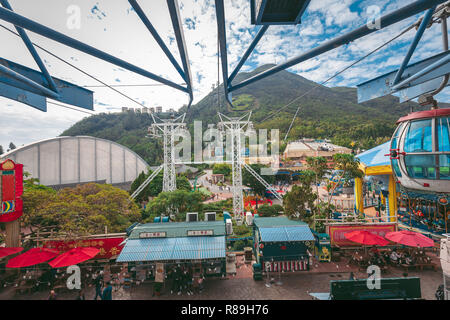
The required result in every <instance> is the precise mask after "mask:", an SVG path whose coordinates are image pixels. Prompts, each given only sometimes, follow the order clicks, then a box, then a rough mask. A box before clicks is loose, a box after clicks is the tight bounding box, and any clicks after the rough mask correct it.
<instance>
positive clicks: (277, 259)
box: [253, 215, 315, 272]
mask: <svg viewBox="0 0 450 320" xmlns="http://www.w3.org/2000/svg"><path fill="white" fill-rule="evenodd" d="M314 240H315V239H314V236H313V234H312V233H311V230H310V229H309V226H308V225H307V224H306V223H304V222H301V221H295V220H290V219H288V218H286V217H258V216H257V215H255V218H254V220H253V245H254V247H253V250H254V251H253V253H254V255H255V257H256V264H257V265H258V266H259V268H261V271H263V272H295V271H305V270H309V253H308V249H309V248H312V247H313V246H314ZM312 250H313V249H311V251H312Z"/></svg>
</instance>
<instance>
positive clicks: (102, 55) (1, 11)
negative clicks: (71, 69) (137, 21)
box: [0, 7, 188, 92]
mask: <svg viewBox="0 0 450 320" xmlns="http://www.w3.org/2000/svg"><path fill="white" fill-rule="evenodd" d="M0 19H1V20H4V21H7V22H9V23H12V24H14V25H15V26H18V27H21V28H24V29H27V30H29V31H32V32H35V33H37V34H39V35H41V36H44V37H46V38H49V39H52V40H54V41H56V42H59V43H62V44H64V45H66V46H69V47H71V48H74V49H77V50H79V51H81V52H84V53H86V54H89V55H91V56H94V57H96V58H99V59H102V60H104V61H107V62H110V63H112V64H114V65H116V66H119V67H122V68H124V69H126V70H128V71H131V72H134V73H137V74H140V75H142V76H144V77H147V78H150V79H152V80H155V81H158V82H161V83H163V84H165V85H168V86H170V87H172V88H175V89H178V90H180V91H183V92H188V89H187V88H185V87H183V86H181V85H179V84H177V83H174V82H172V81H170V80H167V79H164V78H162V77H160V76H157V75H156V74H154V73H151V72H149V71H147V70H144V69H142V68H140V67H138V66H135V65H133V64H131V63H129V62H126V61H124V60H122V59H119V58H117V57H115V56H113V55H111V54H108V53H106V52H104V51H101V50H99V49H97V48H94V47H92V46H90V45H88V44H85V43H83V42H81V41H78V40H76V39H74V38H71V37H69V36H66V35H65V34H62V33H60V32H58V31H55V30H53V29H51V28H49V27H46V26H44V25H42V24H40V23H37V22H35V21H33V20H30V19H28V18H26V17H24V16H21V15H19V14H17V13H15V12H13V11H11V10H8V9H5V8H1V7H0Z"/></svg>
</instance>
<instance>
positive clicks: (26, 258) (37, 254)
mask: <svg viewBox="0 0 450 320" xmlns="http://www.w3.org/2000/svg"><path fill="white" fill-rule="evenodd" d="M57 255H58V251H56V250H52V249H47V248H33V249H30V250H28V251H27V252H25V253H23V254H21V255H20V256H17V257H14V258H12V259H10V260H9V261H8V264H7V265H6V267H7V268H22V267H29V266H34V265H35V264H40V263H43V262H45V261H48V260H50V259H52V258H54V257H56V256H57Z"/></svg>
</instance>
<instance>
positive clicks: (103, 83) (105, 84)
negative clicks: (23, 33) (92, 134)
mask: <svg viewBox="0 0 450 320" xmlns="http://www.w3.org/2000/svg"><path fill="white" fill-rule="evenodd" d="M0 27H2V28H3V29H5V30H7V31H9V32H11V33H12V34H14V35H16V36H18V37H20V35H19V34H18V33H16V32H14V31H13V30H11V29H9V28H8V27H6V26H4V25H2V24H0ZM31 43H32V44H33V45H34V46H36V47H37V48H39V49H41V50H42V51H44V52H46V53H48V54H49V55H51V56H52V57H54V58H56V59H58V60H60V61H62V62H64V63H65V64H67V65H69V66H71V67H72V68H74V69H76V70H78V71H79V72H81V73H83V74H84V75H86V76H88V77H90V78H92V79H94V80H95V81H98V82H100V83H101V84H102V85H104V86H105V87H108V88H110V89H111V90H113V91H115V92H117V93H118V94H120V95H122V96H124V97H125V98H127V99H129V100H131V101H133V102H134V103H136V104H138V105H140V106H141V107H144V108H146V106H144V105H143V104H142V103H140V102H138V101H136V100H135V99H133V98H131V97H130V96H128V95H126V94H125V93H123V92H121V91H119V90H117V89H115V88H113V87H112V86H110V85H109V84H107V83H105V82H103V81H102V80H100V79H98V78H96V77H95V76H93V75H91V74H89V73H88V72H86V71H84V70H82V69H80V68H78V67H77V66H75V65H73V64H72V63H70V62H68V61H66V60H65V59H63V58H61V57H59V56H57V55H56V54H54V53H52V52H50V51H49V50H47V49H45V48H43V47H42V46H40V45H38V44H36V43H34V42H31ZM75 110H76V109H75ZM78 111H80V110H78Z"/></svg>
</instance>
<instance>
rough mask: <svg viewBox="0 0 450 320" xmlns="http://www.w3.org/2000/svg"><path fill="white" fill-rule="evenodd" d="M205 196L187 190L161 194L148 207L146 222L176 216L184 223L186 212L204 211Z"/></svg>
mask: <svg viewBox="0 0 450 320" xmlns="http://www.w3.org/2000/svg"><path fill="white" fill-rule="evenodd" d="M202 201H203V195H202V194H201V193H200V192H198V191H195V192H191V191H187V190H175V191H172V192H161V193H160V194H159V195H158V196H157V197H156V198H154V199H153V200H152V201H151V202H150V203H149V204H148V205H147V207H146V209H145V211H146V212H145V214H146V216H147V217H148V218H147V219H146V221H152V220H153V218H154V217H157V216H161V215H165V216H169V215H170V214H174V215H175V217H176V220H178V221H183V220H184V218H185V217H186V212H199V213H201V212H202V211H203V203H202Z"/></svg>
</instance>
